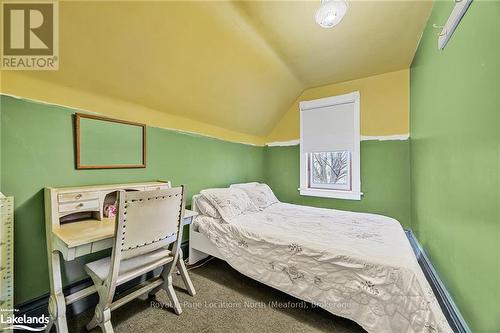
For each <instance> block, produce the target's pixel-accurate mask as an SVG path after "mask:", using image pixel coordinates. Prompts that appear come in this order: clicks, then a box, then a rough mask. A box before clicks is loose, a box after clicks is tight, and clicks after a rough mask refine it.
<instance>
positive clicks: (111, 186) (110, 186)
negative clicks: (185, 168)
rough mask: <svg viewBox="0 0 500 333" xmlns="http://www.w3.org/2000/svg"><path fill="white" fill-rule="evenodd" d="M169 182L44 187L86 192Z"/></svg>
mask: <svg viewBox="0 0 500 333" xmlns="http://www.w3.org/2000/svg"><path fill="white" fill-rule="evenodd" d="M166 184H170V182H168V181H157V182H142V183H124V184H105V185H85V186H64V187H46V188H47V189H49V190H54V191H57V192H59V193H65V192H86V191H103V190H119V189H123V188H134V187H144V186H158V185H166Z"/></svg>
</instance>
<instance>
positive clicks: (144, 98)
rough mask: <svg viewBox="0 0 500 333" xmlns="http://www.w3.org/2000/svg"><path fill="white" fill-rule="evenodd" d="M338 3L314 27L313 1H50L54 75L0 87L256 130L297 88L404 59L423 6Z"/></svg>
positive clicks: (267, 127) (402, 63)
mask: <svg viewBox="0 0 500 333" xmlns="http://www.w3.org/2000/svg"><path fill="white" fill-rule="evenodd" d="M349 4H350V8H349V11H348V13H347V15H346V17H345V19H344V21H343V22H342V23H341V24H340V25H339V26H338V27H336V28H334V29H321V28H320V27H319V26H317V25H316V24H315V22H314V20H313V15H314V12H315V10H316V9H317V7H318V5H319V1H293V2H288V1H276V2H268V1H252V2H236V3H235V2H211V1H202V2H187V1H186V2H171V1H163V2H162V1H153V2H146V1H136V2H131V1H116V2H96V1H88V2H85V1H81V2H79V1H68V2H61V3H60V15H59V16H60V43H59V44H60V69H59V71H36V72H35V71H33V72H22V73H21V72H15V73H12V72H11V73H6V72H4V73H3V75H2V84H3V86H4V87H5V86H6V85H8V84H9V77H12V76H13V75H20V76H29V77H31V78H33V79H37V80H40V81H47V82H50V83H51V84H55V85H60V86H65V87H70V88H72V89H79V90H82V91H87V92H93V93H96V94H100V95H105V96H108V97H112V98H117V99H120V100H124V101H127V102H131V103H135V104H139V105H143V106H145V107H148V108H151V109H155V110H158V111H160V112H164V113H168V114H173V115H178V116H182V117H186V118H190V119H194V120H198V121H202V122H205V123H208V124H211V125H215V126H219V127H222V128H225V129H228V130H232V131H236V132H240V133H244V134H249V135H255V136H264V135H266V134H267V133H269V132H270V131H271V129H272V128H273V126H274V125H275V124H276V123H277V122H278V120H279V119H280V118H281V117H282V115H283V114H284V113H285V112H286V111H287V109H288V107H289V106H290V105H291V104H292V103H293V101H294V99H295V98H296V97H297V96H298V95H299V94H300V93H301V92H302V91H303V90H304V89H306V88H310V87H313V86H319V85H323V84H326V83H333V82H340V81H345V80H350V79H354V78H358V77H363V76H368V75H373V74H379V73H383V72H388V71H392V70H397V69H401V68H407V67H408V66H409V64H410V62H411V59H412V58H413V54H414V51H415V48H416V46H417V43H418V40H419V38H420V35H421V31H422V29H423V26H424V24H425V21H426V19H427V17H428V15H429V12H430V9H431V7H432V3H431V2H424V1H397V2H395V1H364V2H357V1H351V2H350V3H349ZM62 98H63V97H62Z"/></svg>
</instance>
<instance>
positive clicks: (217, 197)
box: [200, 188, 259, 222]
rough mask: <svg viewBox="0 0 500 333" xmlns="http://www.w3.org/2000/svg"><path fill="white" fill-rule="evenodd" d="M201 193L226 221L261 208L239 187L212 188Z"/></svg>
mask: <svg viewBox="0 0 500 333" xmlns="http://www.w3.org/2000/svg"><path fill="white" fill-rule="evenodd" d="M200 193H201V194H202V195H203V196H204V197H205V198H206V199H207V200H208V201H209V202H210V203H211V204H212V205H213V206H214V207H215V208H216V209H217V211H218V212H219V214H220V215H221V217H222V219H223V220H224V221H226V222H230V221H231V220H232V219H234V218H235V217H237V216H239V215H242V214H244V213H248V212H256V211H258V210H259V209H258V208H257V207H256V206H255V205H254V203H253V202H252V200H250V198H249V197H248V195H247V194H246V193H245V192H244V191H243V190H241V189H239V188H212V189H206V190H203V191H201V192H200Z"/></svg>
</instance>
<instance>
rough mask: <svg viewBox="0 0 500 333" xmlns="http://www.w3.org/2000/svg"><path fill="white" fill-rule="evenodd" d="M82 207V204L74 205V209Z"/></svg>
mask: <svg viewBox="0 0 500 333" xmlns="http://www.w3.org/2000/svg"><path fill="white" fill-rule="evenodd" d="M83 206H84V205H83V202H82V203H79V204H78V205H76V208H82V207H83Z"/></svg>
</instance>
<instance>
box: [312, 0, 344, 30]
mask: <svg viewBox="0 0 500 333" xmlns="http://www.w3.org/2000/svg"><path fill="white" fill-rule="evenodd" d="M346 12H347V2H346V1H345V0H321V6H320V7H319V8H318V10H317V11H316V23H318V24H319V25H320V26H321V27H322V28H333V27H334V26H336V25H337V24H339V23H340V21H342V19H343V18H344V15H345V13H346Z"/></svg>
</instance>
